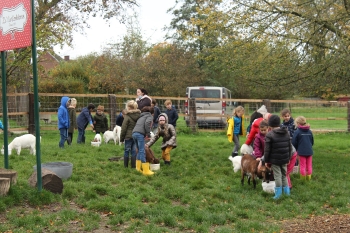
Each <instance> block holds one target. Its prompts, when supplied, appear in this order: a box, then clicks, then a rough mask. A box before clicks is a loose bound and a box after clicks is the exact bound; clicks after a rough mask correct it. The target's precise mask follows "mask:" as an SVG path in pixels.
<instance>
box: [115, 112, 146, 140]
mask: <svg viewBox="0 0 350 233" xmlns="http://www.w3.org/2000/svg"><path fill="white" fill-rule="evenodd" d="M140 114H141V111H140V110H139V109H132V110H127V112H126V114H125V115H124V120H123V124H122V131H121V133H120V141H121V142H124V140H125V139H131V138H132V131H133V129H134V128H135V125H136V122H137V120H138V119H139V118H140Z"/></svg>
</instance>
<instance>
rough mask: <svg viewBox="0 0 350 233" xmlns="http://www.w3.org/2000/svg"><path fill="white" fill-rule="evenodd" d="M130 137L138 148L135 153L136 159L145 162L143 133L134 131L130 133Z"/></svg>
mask: <svg viewBox="0 0 350 233" xmlns="http://www.w3.org/2000/svg"><path fill="white" fill-rule="evenodd" d="M132 138H133V139H134V142H135V144H136V147H137V149H138V150H139V151H138V153H137V157H136V159H137V160H141V162H142V163H145V162H146V155H145V135H143V134H140V133H138V132H135V133H133V134H132Z"/></svg>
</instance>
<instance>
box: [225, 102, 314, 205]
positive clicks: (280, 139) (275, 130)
mask: <svg viewBox="0 0 350 233" xmlns="http://www.w3.org/2000/svg"><path fill="white" fill-rule="evenodd" d="M232 115H233V116H232V118H229V119H228V120H227V122H228V130H227V137H228V140H229V141H230V142H232V141H233V142H234V147H233V151H232V156H236V155H238V150H239V148H240V143H239V136H240V135H245V129H244V108H243V107H242V106H238V107H236V108H235V109H234V110H233V114H232ZM281 117H282V118H283V121H282V123H281V119H280V116H278V115H272V114H270V113H268V112H267V111H264V112H258V111H256V112H254V113H253V114H252V118H251V121H250V125H249V127H248V130H247V131H250V132H249V134H248V135H247V140H246V141H245V144H246V145H251V144H253V152H252V156H254V157H255V158H256V160H258V161H260V163H259V168H260V167H261V166H262V165H263V164H264V163H265V165H266V166H268V167H271V169H272V171H273V175H274V180H275V196H274V197H273V198H274V199H278V198H279V197H280V196H281V195H282V190H283V192H284V193H285V194H286V195H290V189H291V188H292V183H291V181H290V176H289V174H290V173H291V172H292V170H293V167H294V165H295V162H296V160H297V156H298V157H299V166H300V177H301V179H303V180H311V174H312V155H313V150H312V146H313V144H314V139H313V134H312V131H311V130H310V125H309V124H307V122H306V118H305V117H303V116H298V117H297V118H296V119H295V120H293V118H292V117H291V113H290V111H289V109H283V110H282V111H281Z"/></svg>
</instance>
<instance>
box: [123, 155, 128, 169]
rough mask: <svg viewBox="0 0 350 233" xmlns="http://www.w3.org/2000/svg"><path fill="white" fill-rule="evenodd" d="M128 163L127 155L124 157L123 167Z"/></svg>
mask: <svg viewBox="0 0 350 233" xmlns="http://www.w3.org/2000/svg"><path fill="white" fill-rule="evenodd" d="M128 165H129V157H124V167H128Z"/></svg>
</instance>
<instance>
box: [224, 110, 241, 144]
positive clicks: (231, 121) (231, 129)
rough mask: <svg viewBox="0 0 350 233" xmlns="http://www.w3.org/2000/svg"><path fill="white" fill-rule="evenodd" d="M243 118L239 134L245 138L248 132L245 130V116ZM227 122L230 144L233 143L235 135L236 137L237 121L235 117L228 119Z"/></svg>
mask: <svg viewBox="0 0 350 233" xmlns="http://www.w3.org/2000/svg"><path fill="white" fill-rule="evenodd" d="M240 118H241V127H240V132H239V135H242V136H245V135H246V130H245V128H244V115H242V117H240ZM226 122H227V125H228V127H227V133H226V135H227V139H228V141H229V142H232V141H233V135H234V130H235V120H234V116H233V117H230V118H227V120H226Z"/></svg>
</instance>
